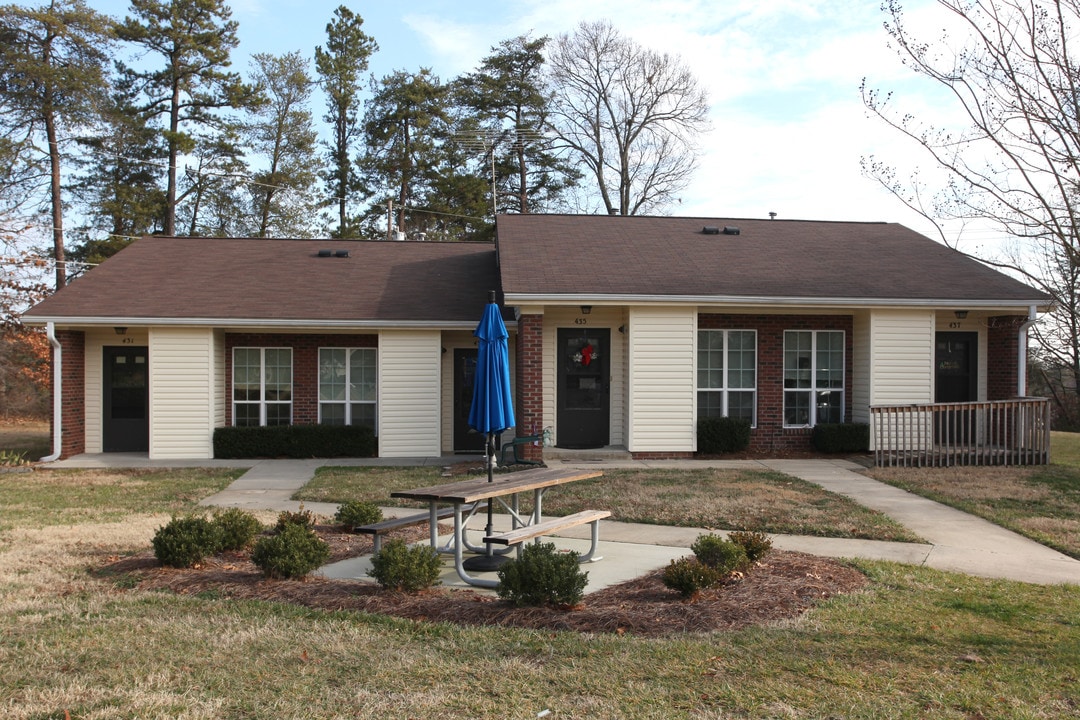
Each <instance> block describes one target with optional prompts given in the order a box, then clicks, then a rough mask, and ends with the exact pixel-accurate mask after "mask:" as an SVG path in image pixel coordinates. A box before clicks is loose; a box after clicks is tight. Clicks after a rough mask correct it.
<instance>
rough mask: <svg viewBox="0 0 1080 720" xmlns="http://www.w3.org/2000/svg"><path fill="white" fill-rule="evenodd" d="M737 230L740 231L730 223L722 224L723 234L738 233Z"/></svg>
mask: <svg viewBox="0 0 1080 720" xmlns="http://www.w3.org/2000/svg"><path fill="white" fill-rule="evenodd" d="M739 232H740V230H739V228H737V227H734V226H732V225H725V226H724V234H725V235H738V234H739Z"/></svg>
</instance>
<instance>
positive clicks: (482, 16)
mask: <svg viewBox="0 0 1080 720" xmlns="http://www.w3.org/2000/svg"><path fill="white" fill-rule="evenodd" d="M89 3H90V5H91V6H92V7H94V8H96V9H98V10H100V11H102V12H106V13H108V14H110V15H113V16H116V17H122V16H123V15H124V14H126V11H127V7H128V5H127V3H126V2H124V1H122V0H89ZM339 4H341V3H340V1H335V2H325V1H322V0H237V1H236V2H234V3H233V4H232V9H233V18H234V19H235V20H237V21H238V22H239V25H240V29H239V35H240V48H239V50H238V52H237V53H236V54H235V55H234V63H233V65H234V69H236V70H238V71H240V72H243V73H245V74H246V73H247V72H248V70H249V65H248V59H247V56H248V55H250V54H251V53H254V52H274V53H284V52H288V51H293V50H299V51H301V52H302V53H304V55H305V56H308V57H310V56H312V54H313V51H314V47H315V46H316V45H319V44H323V43H325V38H326V35H325V27H326V24H327V22H328V21H329V20H330V19H331V16H332V13H333V10H334V8H336V7H337V6H338V5H339ZM906 6H907V15H908V17H909V18H910V19H911V21H912V22H913V23H918V24H920V25H925V27H927V28H938V29H940V27H941V25H942V24H943V23H944V22H945V19H944V18H943V17H942V16H941V15H940V14H939V12H938V11H937V10H935V9H934V7H933V3H932V2H929V1H928V0H912V2H909V3H907V4H906ZM349 7H350V8H351V9H352V10H353V11H354V12H357V13H358V14H360V15H361V16H362V17H363V18H364V29H365V31H366V32H367V33H368V34H369V35H371V36H372V37H374V38H375V40H376V41H377V42H378V44H379V48H380V49H379V51H378V52H377V53H376V54H375V55H374V56H372V58H371V67H370V70H371V72H373V73H374V74H376V75H377V76H380V77H381V76H382V75H385V74H387V73H389V72H391V71H393V70H398V69H404V70H412V71H415V70H417V69H419V68H420V67H430V68H431V69H432V71H433V72H434V73H435V74H436V75H438V76H439V77H441V78H443V79H445V80H449V79H451V78H453V77H455V76H457V75H459V74H461V73H463V72H467V71H471V70H474V69H475V67H476V65H477V64H478V62H479V61H480V60H481V59H482V58H483V57H484V56H486V55H487V54H489V52H490V49H491V47H492V46H494V45H496V44H497V43H499V42H500V41H501V40H504V39H507V38H511V37H514V36H516V35H519V34H522V33H529V32H531V33H532V34H533V35H534V36H542V35H549V36H555V35H558V34H561V33H565V32H570V31H572V30H573V29H574V27H575V26H576V25H577V24H578V23H579V22H581V21H583V20H590V21H591V20H598V19H608V20H610V21H611V22H612V23H613V24H614V25H615V26H616V27H617V28H618V29H619V30H620V31H621V32H622V33H623V34H625V35H627V36H629V37H631V38H633V39H634V40H636V41H637V42H638V43H640V44H641V45H644V46H646V47H649V48H652V49H654V50H658V51H662V52H669V53H674V54H678V55H680V56H681V57H682V59H683V60H684V61H685V62H686V63H687V65H688V66H689V67H690V68H691V70H692V71H693V72H694V73H695V74H696V75H697V77H698V78H699V79H700V81H701V82H702V83H703V84H704V85H705V86H706V88H707V89H708V92H709V96H710V101H711V105H712V113H711V116H712V126H713V127H712V130H711V132H710V133H709V134H708V135H706V136H705V137H704V138H702V140H701V146H702V147H701V149H702V153H701V162H700V168H699V170H698V171H697V173H696V175H695V176H694V180H693V182H692V184H691V185H690V187H688V188H687V190H686V191H685V192H684V193H683V195H682V198H681V203H680V204H679V205H677V206H676V207H673V208H672V209H671V213H672V214H676V215H687V216H713V217H731V218H743V217H746V218H763V217H767V216H768V213H769V212H770V211H772V212H776V213H777V214H778V216H779V217H781V218H798V219H812V220H859V221H863V220H870V221H874V220H883V221H890V222H901V223H904V224H906V225H908V226H909V227H913V228H915V229H918V230H921V231H924V232H928V228H927V227H926V225H925V223H924V222H922V221H921V219H920V218H919V217H918V216H917V215H915V214H914V213H912V212H911V211H909V210H907V209H906V208H904V207H903V206H902V205H901V204H900V203H899V201H897V200H895V199H894V198H892V196H890V195H889V194H888V193H887V192H885V191H884V190H883V189H882V188H880V187H879V186H878V185H877V184H876V183H875V182H874V181H872V180H870V179H868V178H866V177H864V176H863V175H862V174H861V172H860V169H859V159H860V158H861V157H864V156H868V155H870V154H876V155H878V156H879V157H885V158H893V159H900V160H904V161H907V162H910V160H911V158H912V156H913V154H914V151H913V148H912V147H910V146H907V145H905V144H903V142H902V140H901V138H900V137H899V136H898V135H897V134H896V133H895V131H891V130H889V129H888V128H886V127H885V126H884V124H883V123H881V121H879V120H876V119H873V118H869V117H867V114H866V111H865V109H864V107H863V105H862V101H861V99H860V94H859V86H860V82H861V81H862V79H863V78H864V77H866V78H867V79H868V83H869V85H870V86H871V87H877V88H882V89H886V90H895V91H897V93H898V94H899V96H900V98H901V100H902V103H903V108H904V109H905V110H906V109H909V108H910V109H914V110H917V111H923V112H925V111H929V112H931V113H933V112H935V108H934V99H933V97H931V96H930V94H929V93H931V92H932V90H933V89H932V88H930V87H929V86H927V85H925V84H923V83H922V82H920V81H917V80H916V79H915V78H914V77H913V75H912V74H911V73H910V72H909V71H907V70H905V69H904V68H903V66H902V65H901V64H900V62H899V59H898V58H897V56H896V54H895V53H894V52H893V51H892V50H890V49H889V47H888V36H887V34H886V32H885V31H884V29H883V27H882V23H883V21H884V16H883V14H882V13H881V11H880V9H879V3H878V2H877V1H876V0H664V1H663V2H657V0H503V1H502V2H491V1H489V0H454V1H445V0H409V1H408V2H386V1H385V0H380V1H377V2H365V3H354V4H351V5H350V6H349ZM933 34H934V35H936V33H933ZM313 111H314V114H315V116H316V117H321V115H322V114H323V108H322V107H321V105H317V106H316V107H314V108H313Z"/></svg>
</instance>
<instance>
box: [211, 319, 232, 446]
mask: <svg viewBox="0 0 1080 720" xmlns="http://www.w3.org/2000/svg"><path fill="white" fill-rule="evenodd" d="M225 366H226V363H225V333H224V332H222V331H221V330H215V331H214V373H213V374H214V427H216V428H219V427H225V410H226V408H228V406H229V398H228V395H227V394H226V393H227V392H228V391H227V390H226V388H227V387H228V384H227V383H226V380H225Z"/></svg>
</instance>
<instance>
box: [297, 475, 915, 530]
mask: <svg viewBox="0 0 1080 720" xmlns="http://www.w3.org/2000/svg"><path fill="white" fill-rule="evenodd" d="M440 472H441V470H440V469H439V468H435V467H419V468H416V467H413V468H395V467H324V468H320V469H319V471H318V472H317V473H316V475H315V478H314V480H312V481H311V482H310V483H308V484H307V485H306V486H304V488H303V489H302V490H301V491H300V492H299V493H297V494H296V495H295V496H294V499H296V500H307V501H322V502H344V501H346V500H370V501H372V502H375V503H378V504H381V505H387V504H391V505H393V504H398V505H400V504H403V503H402V501H398V500H393V499H391V497H390V493H391V492H392V491H394V490H404V489H407V488H411V487H419V486H423V485H435V484H438V483H440V482H445V479H442V478H440ZM524 507H526V508H527V505H526V506H524ZM589 508H599V509H603V510H610V511H611V512H612V519H614V520H622V521H624V522H639V523H651V524H659V525H676V526H681V527H700V528H710V529H720V530H760V531H762V532H768V533H785V534H793V535H821V536H826V537H853V538H867V539H872V540H896V541H900V542H917V541H918V540H919V538H918V537H917V536H915V535H914V534H913V533H911V532H910V531H909V530H907V529H906V528H904V527H903V526H901V525H899V524H898V523H896V522H894V521H893V520H891V519H890V518H888V517H886V516H885V515H882V514H881V513H878V512H875V511H873V510H868V509H867V508H864V507H862V506H861V505H858V504H856V503H854V502H852V501H851V500H848V499H846V498H843V497H841V496H839V495H835V494H833V493H829V492H826V491H825V490H823V489H821V488H820V487H819V486H817V485H814V484H813V483H808V482H804V481H802V480H800V479H798V478H794V477H791V476H790V475H784V474H783V473H777V472H769V471H760V470H721V469H714V468H704V469H700V470H683V469H679V470H657V469H653V470H606V471H605V472H604V475H603V477H599V478H595V479H591V480H582V481H579V482H574V483H569V484H567V485H561V486H559V487H558V488H557V489H556V490H553V491H552V492H550V493H548V494H546V495H545V496H544V513H545V514H550V515H569V514H570V513H574V512H578V511H580V510H585V509H589Z"/></svg>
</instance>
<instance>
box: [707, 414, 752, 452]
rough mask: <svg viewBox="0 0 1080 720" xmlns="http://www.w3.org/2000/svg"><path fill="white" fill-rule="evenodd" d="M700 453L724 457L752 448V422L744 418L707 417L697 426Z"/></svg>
mask: <svg viewBox="0 0 1080 720" xmlns="http://www.w3.org/2000/svg"><path fill="white" fill-rule="evenodd" d="M697 441H698V452H699V453H702V454H703V455H722V454H723V453H733V452H741V451H743V450H745V449H746V448H748V447H750V421H749V420H744V419H742V418H727V417H706V418H700V419H699V420H698V424H697Z"/></svg>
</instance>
